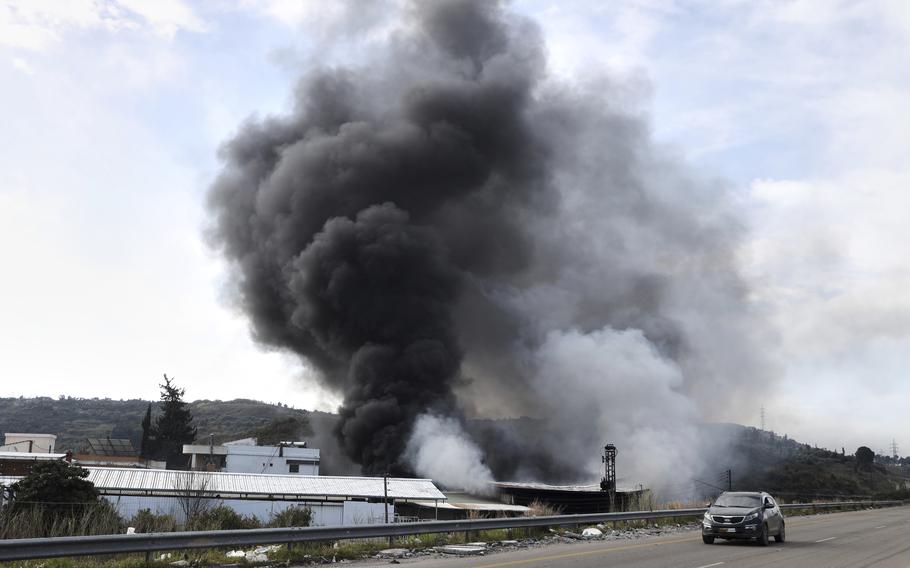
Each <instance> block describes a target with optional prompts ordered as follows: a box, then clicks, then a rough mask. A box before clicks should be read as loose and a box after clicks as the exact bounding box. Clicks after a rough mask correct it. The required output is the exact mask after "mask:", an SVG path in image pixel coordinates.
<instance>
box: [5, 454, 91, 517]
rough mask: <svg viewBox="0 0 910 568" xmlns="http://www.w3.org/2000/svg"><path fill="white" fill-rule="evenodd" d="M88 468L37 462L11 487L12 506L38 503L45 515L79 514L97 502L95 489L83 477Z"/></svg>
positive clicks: (56, 462)
mask: <svg viewBox="0 0 910 568" xmlns="http://www.w3.org/2000/svg"><path fill="white" fill-rule="evenodd" d="M87 477H88V470H86V469H84V468H81V467H79V466H75V465H72V464H70V463H69V462H65V461H63V460H49V461H43V462H38V463H36V464H35V465H34V467H32V470H31V472H30V473H29V474H28V475H26V476H25V477H23V478H22V479H21V480H19V481H18V482H16V483H14V484H13V485H12V487H11V489H12V493H13V499H14V501H13V505H14V507H22V506H29V505H35V504H40V505H42V506H43V508H44V510H45V511H47V512H48V513H49V514H56V515H60V514H71V513H80V512H81V509H82V508H83V507H85V506H86V505H93V504H95V503H97V502H98V490H97V489H95V485H94V484H93V483H92V482H91V481H89V480H88V479H86V478H87Z"/></svg>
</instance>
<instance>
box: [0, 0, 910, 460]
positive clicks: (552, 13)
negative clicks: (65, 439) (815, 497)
mask: <svg viewBox="0 0 910 568" xmlns="http://www.w3.org/2000/svg"><path fill="white" fill-rule="evenodd" d="M512 6H513V8H514V9H515V10H517V11H519V12H522V13H524V14H527V15H528V16H530V17H531V18H533V19H535V20H536V21H537V22H538V24H539V25H540V26H541V28H542V30H543V33H544V36H545V38H546V41H547V49H548V57H549V69H550V72H551V73H553V74H554V75H556V76H559V77H561V78H564V79H565V80H566V81H572V80H573V78H577V77H589V76H592V75H593V76H597V75H603V76H605V77H609V78H610V80H611V81H613V83H614V84H615V85H617V86H618V88H620V89H622V90H623V91H622V92H624V93H626V96H627V97H628V101H627V102H628V106H629V107H630V108H633V109H635V112H637V113H640V114H641V115H642V116H646V117H647V120H648V122H649V124H650V128H651V130H652V133H653V136H654V137H655V139H656V140H657V141H659V143H660V144H661V145H663V146H665V147H666V148H667V150H668V151H670V152H672V153H673V154H675V155H676V156H677V157H678V158H679V159H680V160H682V161H684V162H686V163H687V164H689V165H690V167H692V168H694V169H696V170H697V171H699V172H700V173H701V174H702V175H704V176H708V177H711V178H715V179H717V180H719V181H720V182H721V183H724V184H725V185H726V186H727V187H728V188H729V191H730V192H731V193H732V194H733V195H734V196H735V202H736V204H737V208H738V211H739V214H740V218H741V221H742V223H743V225H744V227H745V228H746V231H747V234H748V238H747V239H746V240H745V244H744V245H743V247H742V249H741V250H740V251H738V252H739V255H740V261H741V265H742V267H743V271H744V273H745V275H746V277H747V279H748V282H749V285H750V289H751V301H752V302H754V304H755V305H756V306H758V307H759V308H760V310H761V312H762V313H763V314H764V316H765V317H766V318H767V319H768V320H769V321H770V322H771V324H772V326H771V327H772V329H773V330H774V334H775V337H774V338H773V340H771V341H769V342H768V346H767V349H768V353H767V357H768V358H769V359H772V360H773V361H774V362H775V364H776V365H777V368H778V369H779V376H778V377H776V378H775V379H774V380H773V381H772V382H769V384H768V385H767V389H766V390H765V394H764V396H763V397H761V398H760V399H756V400H755V404H754V409H752V410H751V411H747V412H744V413H743V412H742V411H740V413H739V414H738V415H737V416H733V417H731V416H729V415H725V414H723V413H722V412H719V413H718V415H716V416H705V417H704V418H705V420H708V421H710V420H716V419H735V420H736V421H737V422H740V423H743V424H748V425H754V426H758V425H759V421H760V408H761V407H762V406H764V408H765V416H766V426H767V428H768V429H772V430H775V431H777V432H779V433H787V434H788V435H790V436H791V437H794V438H796V439H799V440H801V441H805V442H808V443H812V444H817V445H819V446H822V447H829V448H838V449H839V448H840V447H842V446H844V447H846V448H847V450H848V453H849V452H851V451H853V450H854V449H855V448H856V447H857V446H858V445H860V444H864V445H869V446H870V447H872V448H873V449H876V450H879V449H882V450H884V449H885V448H888V447H889V445H890V443H891V441H892V438H893V439H896V441H897V443H898V445H900V444H904V445H905V446H906V451H902V452H901V453H902V454H906V453H908V452H910V436H907V435H906V432H910V417H908V415H907V413H906V412H905V411H904V407H905V403H906V401H907V400H910V381H907V380H905V378H904V375H905V374H906V373H907V371H908V369H910V260H908V258H907V253H906V249H907V246H906V244H905V242H906V241H907V239H906V237H905V232H906V227H907V225H908V222H910V191H908V186H910V161H908V160H907V159H906V154H907V148H908V147H910V68H908V67H907V65H906V58H907V53H910V4H907V3H906V2H903V1H902V0H894V1H889V0H880V1H872V0H870V1H865V2H864V1H850V2H839V1H836V0H789V1H788V0H774V1H771V0H767V1H761V0H759V1H754V0H750V1H746V0H742V1H740V0H724V1H720V2H718V1H707V0H704V1H702V0H690V1H671V0H665V1H663V0H661V1H658V0H653V1H650V0H617V1H615V2H583V1H574V0H569V1H566V0H562V1H559V2H557V1H548V0H516V1H514V2H513V3H512ZM394 13H395V10H394V5H390V4H389V3H382V2H358V3H353V4H346V3H343V2H334V1H333V2H329V1H326V0H321V1H320V0H264V1H261V2H252V1H249V2H247V1H243V0H236V1H227V0H210V1H206V2H189V1H186V0H159V1H156V2H142V1H141V0H0V86H2V88H0V103H2V104H0V129H2V133H3V135H2V136H0V242H2V243H3V245H2V247H0V255H2V256H0V266H2V278H0V322H2V324H0V362H2V366H0V374H2V377H3V381H2V385H3V387H4V388H3V392H2V396H20V395H21V396H38V395H40V396H59V395H68V396H80V397H110V398H146V399H153V398H156V397H157V394H158V386H157V385H158V383H159V382H160V379H161V375H162V373H168V375H169V376H173V377H175V378H176V380H177V382H178V384H180V385H182V386H184V387H185V388H186V396H187V398H189V399H202V398H208V399H231V398H237V397H242V398H253V399H258V400H263V401H266V402H282V403H284V404H288V405H290V406H294V407H297V408H307V409H322V410H332V409H334V408H335V407H336V406H337V404H338V402H339V399H338V398H337V397H336V396H334V395H333V394H331V393H326V392H322V391H320V389H319V388H318V387H317V386H316V383H315V381H314V380H313V376H312V372H311V371H310V370H309V369H308V368H307V367H306V366H305V365H303V364H301V362H300V361H298V360H297V359H295V358H293V357H291V356H288V355H286V354H283V353H280V352H275V351H265V350H263V349H262V348H261V347H259V346H257V345H255V344H254V342H253V341H252V340H251V339H250V336H249V330H248V324H247V321H246V319H245V318H244V316H243V315H242V314H241V313H239V312H238V311H237V310H236V309H235V308H233V307H232V306H231V303H230V301H229V296H230V293H229V291H228V290H227V288H226V283H227V275H226V271H225V266H224V265H223V263H222V262H221V260H220V259H219V258H218V256H217V255H216V253H214V252H213V251H212V249H211V248H210V247H209V246H208V244H207V241H206V238H205V229H206V226H207V223H208V218H207V215H206V211H205V195H206V193H207V191H208V188H209V186H210V185H211V183H212V181H213V179H214V177H215V176H216V175H217V173H218V171H219V167H220V162H219V159H218V153H217V152H218V148H219V146H220V145H221V143H222V142H224V141H225V140H227V139H228V138H229V137H230V136H231V135H232V134H233V133H234V132H236V130H237V128H238V127H239V125H240V124H242V122H243V121H244V120H245V119H247V118H249V117H251V116H258V117H263V116H267V115H269V114H276V113H278V114H280V113H282V112H284V111H285V109H286V108H287V107H288V106H289V104H290V101H291V96H292V92H293V89H294V86H295V84H296V83H297V81H298V80H299V78H300V76H301V74H302V73H304V72H305V71H306V70H307V69H311V68H313V67H314V66H315V65H324V64H343V63H345V62H346V61H355V60H356V59H357V57H358V53H362V52H363V50H368V49H369V48H370V46H371V44H372V43H371V42H375V41H380V40H381V38H382V37H383V34H384V33H387V31H388V28H389V26H390V25H391V23H392V22H390V18H392V17H393V16H391V15H390V14H394ZM737 380H749V377H743V378H731V384H732V385H735V383H736V381H737ZM731 388H735V387H731Z"/></svg>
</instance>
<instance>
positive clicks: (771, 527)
mask: <svg viewBox="0 0 910 568" xmlns="http://www.w3.org/2000/svg"><path fill="white" fill-rule="evenodd" d="M701 525H702V528H701V539H702V541H704V543H705V544H714V539H717V538H722V539H731V540H733V539H736V540H745V539H750V540H756V541H758V543H759V544H761V545H762V546H768V540H769V538H770V537H772V536H773V537H774V540H776V541H777V542H784V540H786V538H787V527H786V522H785V521H784V515H783V513H781V511H780V507H779V506H778V505H777V502H776V501H775V500H774V498H773V497H771V496H770V495H769V494H767V493H765V492H763V491H724V492H723V493H721V494H720V496H719V497H718V498H717V499H716V500H715V501H714V503H712V504H711V505H710V506H709V507H708V510H707V511H705V516H704V518H703V519H702V523H701Z"/></svg>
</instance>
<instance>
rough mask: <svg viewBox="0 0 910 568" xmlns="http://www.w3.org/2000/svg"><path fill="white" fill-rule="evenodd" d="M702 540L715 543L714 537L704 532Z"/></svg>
mask: <svg viewBox="0 0 910 568" xmlns="http://www.w3.org/2000/svg"><path fill="white" fill-rule="evenodd" d="M701 541H702V542H703V543H705V544H714V537H713V536H708V535H706V534H703V535H701Z"/></svg>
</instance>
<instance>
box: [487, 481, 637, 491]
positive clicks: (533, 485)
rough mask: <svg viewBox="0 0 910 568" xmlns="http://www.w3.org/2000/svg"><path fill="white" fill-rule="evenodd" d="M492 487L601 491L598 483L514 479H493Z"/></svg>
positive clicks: (635, 489) (621, 488) (633, 489)
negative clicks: (536, 481) (539, 481)
mask: <svg viewBox="0 0 910 568" xmlns="http://www.w3.org/2000/svg"><path fill="white" fill-rule="evenodd" d="M492 485H493V486H494V487H498V488H500V489H529V490H533V491H580V492H591V491H598V492H599V491H602V489H601V488H600V485H599V484H593V483H592V484H590V485H547V484H546V483H519V482H514V481H494V482H493V484H492ZM616 490H617V491H619V492H621V493H634V492H636V491H639V488H638V487H637V486H626V487H620V486H619V485H617V487H616Z"/></svg>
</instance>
